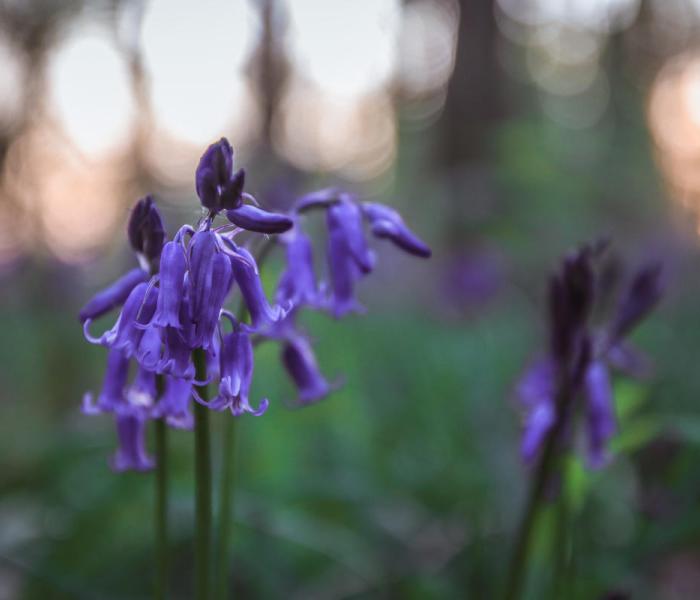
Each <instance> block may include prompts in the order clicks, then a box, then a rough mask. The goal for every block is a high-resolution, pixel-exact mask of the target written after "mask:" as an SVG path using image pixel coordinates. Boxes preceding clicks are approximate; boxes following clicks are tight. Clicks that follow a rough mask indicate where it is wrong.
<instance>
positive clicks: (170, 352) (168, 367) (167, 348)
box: [156, 327, 194, 379]
mask: <svg viewBox="0 0 700 600" xmlns="http://www.w3.org/2000/svg"><path fill="white" fill-rule="evenodd" d="M163 338H164V340H163V341H164V350H163V355H162V358H161V359H160V361H159V363H158V365H157V367H156V370H157V371H158V372H159V373H167V374H168V375H172V376H173V377H177V378H179V379H192V378H193V377H194V364H193V363H192V349H191V347H190V345H189V344H188V343H187V342H186V341H185V339H184V338H183V337H182V333H181V332H180V331H178V330H177V329H175V328H174V327H166V328H165V329H164V334H163Z"/></svg>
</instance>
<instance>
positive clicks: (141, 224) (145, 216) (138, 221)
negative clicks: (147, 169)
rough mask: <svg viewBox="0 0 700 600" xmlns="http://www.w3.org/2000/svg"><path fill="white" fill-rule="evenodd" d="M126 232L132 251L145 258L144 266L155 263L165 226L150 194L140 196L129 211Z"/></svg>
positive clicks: (159, 251)
mask: <svg viewBox="0 0 700 600" xmlns="http://www.w3.org/2000/svg"><path fill="white" fill-rule="evenodd" d="M127 232H128V234H129V242H130V243H131V247H132V248H133V249H134V252H136V253H137V255H138V256H139V257H143V259H145V263H146V265H144V268H146V269H147V265H152V264H154V263H156V264H157V262H158V259H159V258H160V253H161V250H162V249H163V242H164V241H165V227H164V226H163V219H162V218H161V216H160V213H159V212H158V209H157V208H156V205H155V203H154V202H153V198H152V197H151V196H146V197H145V198H141V200H139V201H138V202H137V203H136V206H134V208H133V209H132V211H131V217H130V218H129V225H128V227H127Z"/></svg>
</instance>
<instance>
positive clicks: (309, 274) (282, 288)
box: [276, 227, 323, 308]
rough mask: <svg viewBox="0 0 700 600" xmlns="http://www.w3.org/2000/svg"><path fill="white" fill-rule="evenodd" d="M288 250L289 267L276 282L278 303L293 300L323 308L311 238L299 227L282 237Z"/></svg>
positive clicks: (295, 302)
mask: <svg viewBox="0 0 700 600" xmlns="http://www.w3.org/2000/svg"><path fill="white" fill-rule="evenodd" d="M281 241H282V243H283V244H284V247H285V251H286V263H287V264H286V268H285V270H284V271H283V272H282V275H281V276H280V279H279V282H278V284H277V293H276V300H277V302H278V303H279V304H284V303H291V304H293V305H294V307H295V308H296V307H299V306H302V305H308V306H312V307H314V308H320V307H321V306H322V304H323V302H322V298H321V294H320V292H319V286H318V282H317V280H316V272H315V270H314V255H313V246H312V245H311V240H310V239H309V238H308V236H307V235H306V234H305V233H304V232H303V231H302V230H301V228H299V227H294V228H293V229H292V230H291V231H289V232H287V233H285V234H284V235H283V236H281Z"/></svg>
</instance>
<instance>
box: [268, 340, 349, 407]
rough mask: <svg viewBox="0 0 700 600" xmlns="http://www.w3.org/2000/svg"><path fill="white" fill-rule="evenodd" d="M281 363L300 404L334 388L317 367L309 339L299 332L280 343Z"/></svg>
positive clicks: (310, 402) (315, 398) (324, 394)
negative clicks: (292, 383) (294, 387)
mask: <svg viewBox="0 0 700 600" xmlns="http://www.w3.org/2000/svg"><path fill="white" fill-rule="evenodd" d="M281 357H282V364H283V365H284V368H285V369H286V370H287V373H289V376H290V377H291V379H292V381H293V382H294V385H295V386H296V389H297V392H298V401H299V404H301V405H308V404H312V403H314V402H317V401H318V400H321V399H322V398H324V397H325V396H327V395H328V394H329V393H330V392H332V391H333V390H334V389H335V387H336V386H335V385H331V384H329V383H328V381H327V380H326V378H325V377H324V376H323V374H322V373H321V371H320V369H319V368H318V363H317V362H316V356H315V355H314V352H313V349H312V348H311V344H310V343H309V341H308V340H307V339H306V338H305V337H304V336H302V335H300V334H298V333H297V334H294V335H289V336H287V337H286V338H285V340H284V342H283V344H282V351H281Z"/></svg>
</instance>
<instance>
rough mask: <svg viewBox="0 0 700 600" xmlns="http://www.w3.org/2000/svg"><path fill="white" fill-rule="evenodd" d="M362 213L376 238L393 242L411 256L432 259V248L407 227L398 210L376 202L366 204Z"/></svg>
mask: <svg viewBox="0 0 700 600" xmlns="http://www.w3.org/2000/svg"><path fill="white" fill-rule="evenodd" d="M362 212H363V213H364V214H365V216H366V217H367V218H368V219H369V221H370V223H371V227H372V233H373V234H374V235H375V236H376V237H378V238H385V239H388V240H391V241H392V242H393V243H394V244H396V245H397V246H398V247H399V248H401V249H402V250H405V251H406V252H408V253H409V254H414V255H415V256H420V257H422V258H430V255H431V254H432V252H431V250H430V248H429V247H428V246H427V244H426V243H425V242H423V241H422V240H421V239H420V238H418V237H417V236H416V235H415V234H414V233H413V232H412V231H411V230H410V229H409V228H408V227H407V226H406V223H404V220H403V219H402V218H401V215H400V214H399V213H398V212H397V211H396V210H394V209H393V208H390V207H389V206H385V205H383V204H378V203H376V202H364V203H363V204H362Z"/></svg>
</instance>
